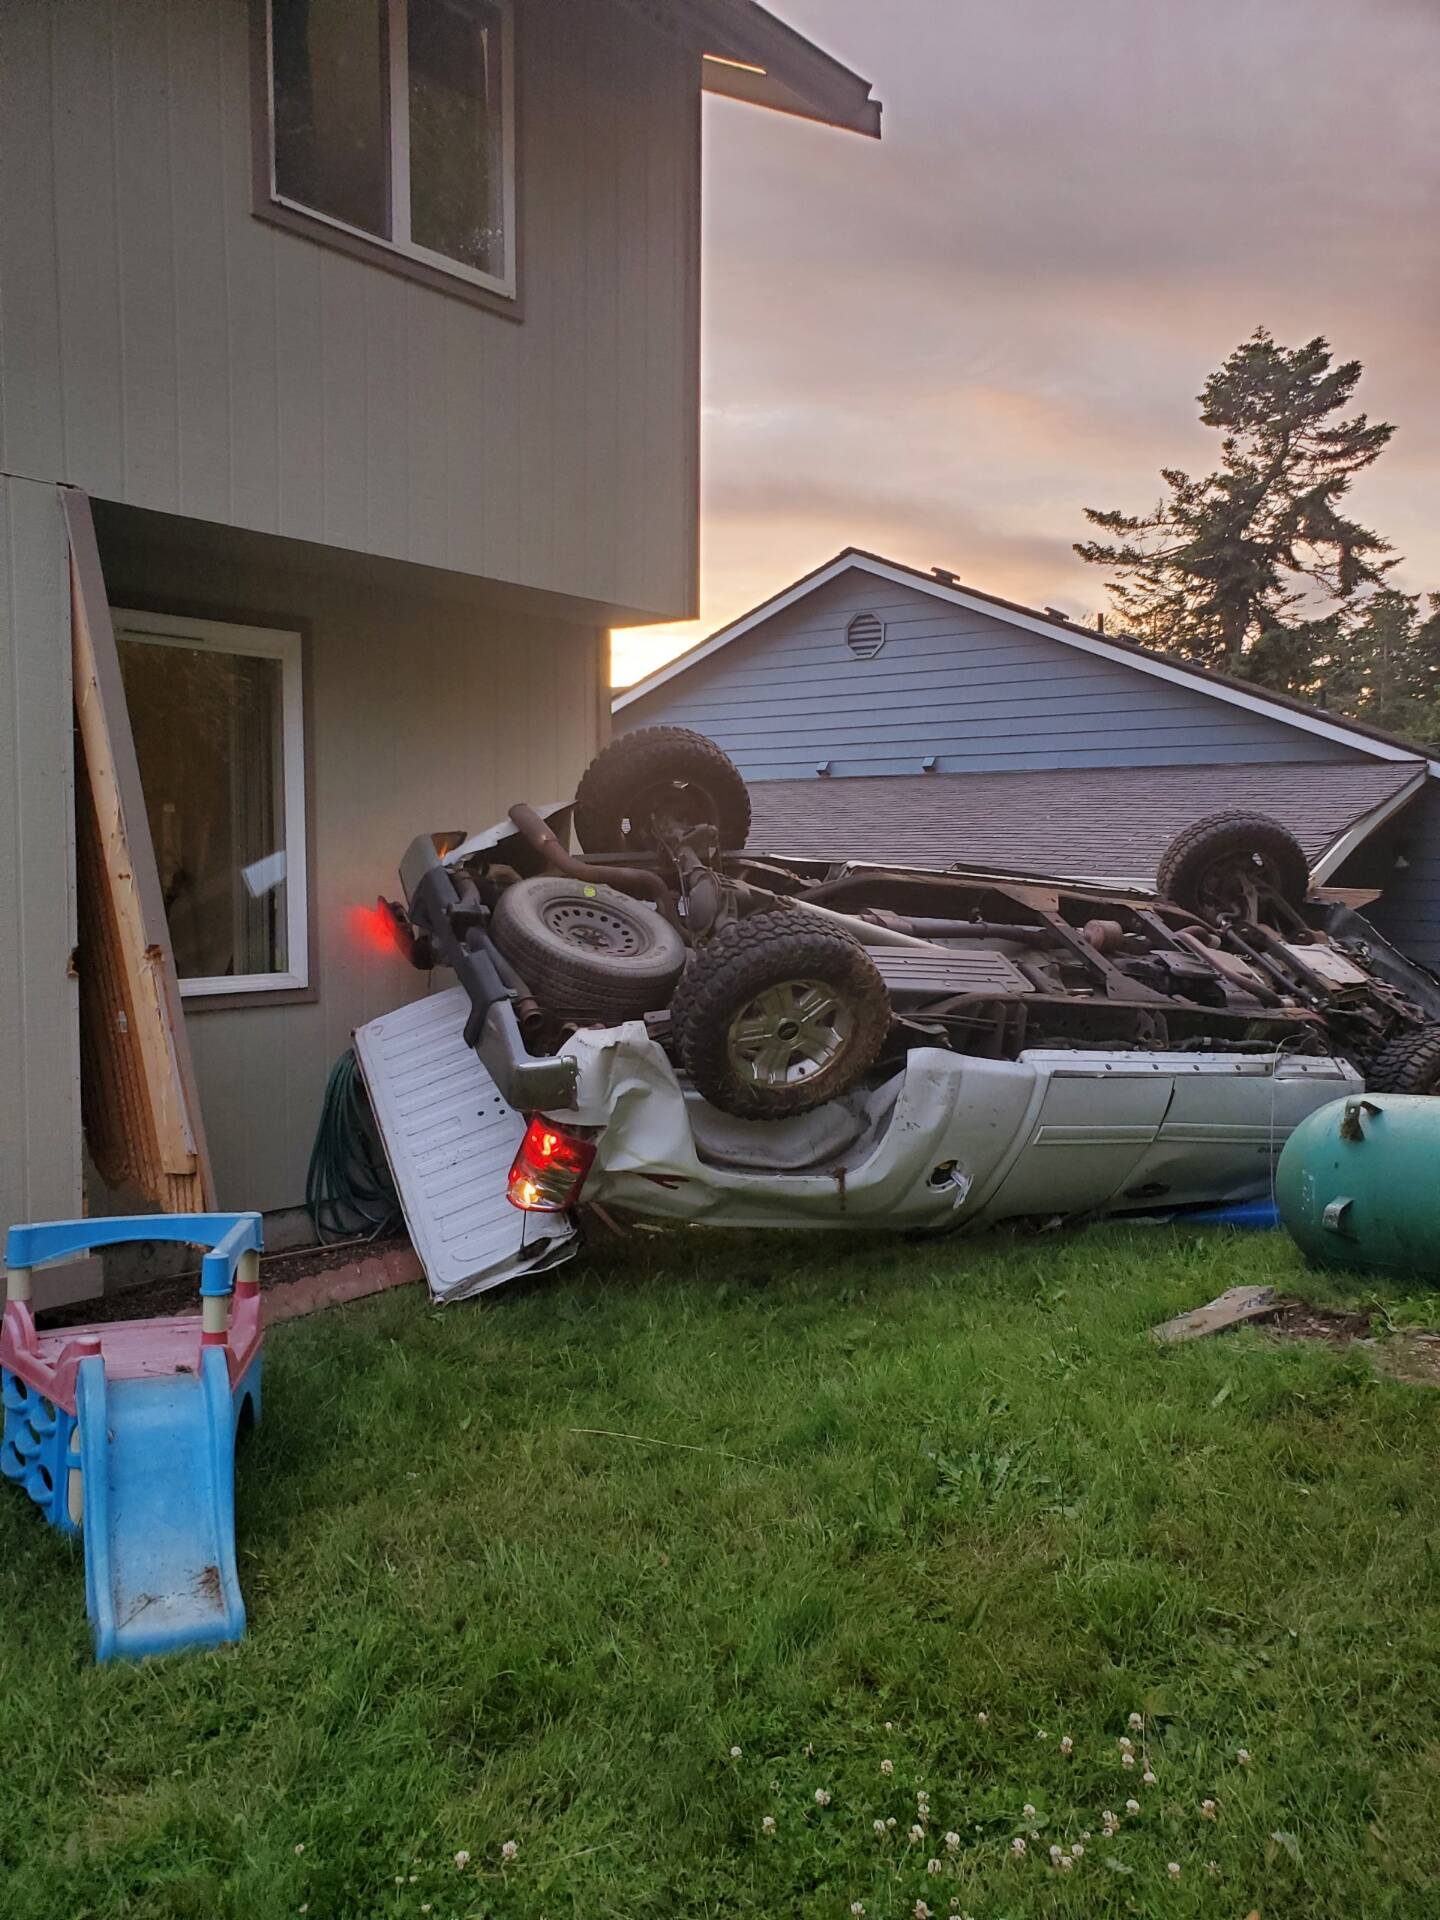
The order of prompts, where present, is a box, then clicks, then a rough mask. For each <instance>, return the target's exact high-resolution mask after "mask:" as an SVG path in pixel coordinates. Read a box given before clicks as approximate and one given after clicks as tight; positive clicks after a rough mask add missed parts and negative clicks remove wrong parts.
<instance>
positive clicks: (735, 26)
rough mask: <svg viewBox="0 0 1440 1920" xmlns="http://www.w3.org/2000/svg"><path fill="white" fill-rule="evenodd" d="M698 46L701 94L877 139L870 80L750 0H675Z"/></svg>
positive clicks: (877, 111) (877, 104) (877, 115)
mask: <svg viewBox="0 0 1440 1920" xmlns="http://www.w3.org/2000/svg"><path fill="white" fill-rule="evenodd" d="M680 11H681V12H682V13H683V15H684V16H685V18H686V20H687V21H688V23H689V24H690V26H691V27H692V29H693V30H694V32H695V34H696V37H697V39H698V41H699V44H700V49H701V53H702V56H703V57H702V60H701V84H702V86H703V87H704V89H705V91H706V92H707V93H718V94H723V95H724V96H725V97H726V98H727V99H730V100H748V101H750V102H751V104H752V105H754V106H757V107H771V108H773V109H774V110H775V111H776V112H777V113H793V114H797V115H799V117H800V118H801V119H802V120H818V121H819V122H820V123H821V124H822V125H824V126H827V127H843V128H846V129H847V130H848V131H849V132H851V133H864V134H868V135H869V136H870V137H871V138H872V139H874V140H878V139H879V138H880V102H879V101H878V100H875V99H873V98H872V97H871V92H870V82H869V81H868V80H862V79H861V77H860V75H859V74H858V73H853V72H852V71H851V70H850V68H849V67H846V66H842V65H841V63H840V62H839V61H838V60H836V59H833V58H832V57H831V56H830V55H829V54H828V53H826V52H824V51H823V49H821V48H820V47H817V46H816V45H815V43H814V41H813V40H807V39H806V38H805V36H804V35H803V34H800V33H797V32H796V31H795V29H794V28H793V27H788V26H786V24H785V22H784V21H783V20H777V19H776V17H775V15H774V14H773V13H767V12H766V10H765V8H764V7H761V6H757V5H755V4H754V0H680Z"/></svg>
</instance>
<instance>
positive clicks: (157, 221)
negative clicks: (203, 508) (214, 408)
mask: <svg viewBox="0 0 1440 1920" xmlns="http://www.w3.org/2000/svg"><path fill="white" fill-rule="evenodd" d="M118 26H119V30H118V31H117V32H116V34H115V116H116V130H115V132H116V137H115V158H116V166H115V197H116V217H117V230H118V235H119V240H118V260H119V272H120V309H121V315H122V326H123V338H124V366H123V381H124V386H123V396H124V420H125V485H126V487H127V489H134V491H135V492H137V493H138V494H140V495H141V497H142V498H144V499H146V500H148V501H149V502H151V503H152V504H153V505H154V506H156V507H161V508H166V509H169V510H170V511H172V512H173V511H174V510H175V508H176V507H177V506H178V505H179V500H180V457H179V445H180V443H179V415H178V408H177V403H176V394H175V360H176V338H175V313H176V305H177V302H176V287H175V233H174V226H173V222H172V220H171V208H170V145H169V140H168V137H167V126H168V120H169V110H170V97H169V57H168V48H169V32H168V18H167V5H166V0H128V4H127V5H126V6H125V9H124V13H123V17H122V18H121V19H120V20H119V22H118Z"/></svg>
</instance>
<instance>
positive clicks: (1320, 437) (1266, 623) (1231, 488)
mask: <svg viewBox="0 0 1440 1920" xmlns="http://www.w3.org/2000/svg"><path fill="white" fill-rule="evenodd" d="M1360 374H1361V366H1360V362H1359V361H1358V360H1348V361H1346V362H1345V363H1344V364H1343V365H1341V366H1338V367H1337V366H1335V365H1334V364H1333V360H1332V355H1331V352H1330V346H1329V342H1328V341H1326V340H1324V339H1321V338H1317V339H1314V340H1311V341H1309V342H1308V343H1307V344H1306V345H1305V346H1303V347H1282V346H1280V345H1278V344H1277V343H1276V342H1275V340H1274V339H1272V338H1271V336H1270V334H1269V333H1267V332H1266V331H1265V329H1264V328H1263V327H1261V328H1258V329H1257V330H1256V331H1255V333H1253V334H1252V335H1251V337H1250V338H1249V339H1248V340H1247V341H1245V342H1244V344H1243V345H1241V346H1239V347H1237V348H1236V349H1235V351H1234V352H1233V353H1232V354H1231V355H1230V357H1229V359H1227V360H1226V362H1225V364H1224V365H1223V366H1222V367H1221V368H1219V369H1218V371H1217V372H1215V373H1212V374H1211V376H1210V378H1209V379H1208V380H1207V381H1206V382H1205V387H1204V390H1203V391H1202V392H1201V394H1200V395H1199V403H1200V418H1201V421H1202V422H1203V423H1204V424H1205V425H1206V426H1208V427H1215V428H1217V429H1218V430H1219V432H1220V433H1221V434H1222V436H1223V437H1222V439H1221V442H1220V465H1219V466H1218V468H1217V469H1216V470H1215V472H1213V473H1210V474H1207V475H1205V477H1204V478H1203V479H1192V478H1191V476H1190V475H1189V474H1187V473H1183V472H1181V471H1180V470H1179V469H1178V468H1175V467H1167V468H1164V469H1162V471H1161V478H1162V479H1163V480H1164V482H1165V486H1166V488H1167V493H1166V494H1165V496H1163V497H1162V498H1161V500H1160V501H1159V503H1158V504H1157V505H1156V506H1155V508H1154V509H1153V510H1152V511H1151V512H1150V513H1148V514H1143V515H1130V514H1125V513H1120V512H1118V511H1111V512H1100V511H1098V510H1097V509H1094V508H1090V507H1087V508H1086V509H1085V517H1086V518H1087V519H1088V520H1089V521H1090V522H1091V524H1092V525H1093V526H1096V527H1099V528H1101V529H1103V531H1104V532H1106V533H1107V534H1110V535H1112V536H1114V537H1113V538H1112V539H1111V540H1109V541H1099V540H1088V541H1084V542H1082V543H1077V545H1076V548H1075V551H1076V552H1077V553H1078V554H1079V555H1080V557H1081V558H1082V559H1083V560H1089V561H1091V562H1093V563H1094V564H1095V565H1096V566H1102V567H1107V568H1109V569H1110V570H1111V572H1112V574H1113V575H1114V578H1113V579H1112V581H1111V582H1110V586H1109V590H1110V594H1111V597H1112V599H1113V600H1114V603H1115V606H1116V609H1117V611H1118V612H1119V614H1120V616H1121V618H1122V620H1123V621H1124V623H1125V625H1126V627H1127V628H1128V630H1129V631H1130V632H1132V633H1134V634H1135V635H1136V636H1137V637H1138V638H1140V639H1144V640H1148V641H1149V642H1150V643H1151V644H1153V645H1155V646H1158V647H1161V648H1163V649H1164V650H1165V651H1167V652H1169V653H1172V654H1175V655H1177V656H1178V657H1180V658H1182V659H1186V660H1193V661H1195V662H1197V663H1198V664H1200V665H1202V666H1207V667H1218V668H1220V669H1222V670H1223V671H1225V672H1228V673H1236V674H1240V675H1243V676H1245V677H1248V678H1251V679H1255V680H1257V681H1260V682H1261V684H1263V685H1267V686H1272V687H1277V688H1278V687H1287V686H1290V685H1292V684H1295V683H1300V684H1307V683H1311V682H1313V681H1314V678H1315V668H1316V662H1317V661H1318V659H1319V658H1320V657H1322V656H1326V655H1327V654H1329V653H1333V652H1334V651H1335V650H1336V649H1337V648H1340V647H1342V646H1343V637H1344V629H1345V627H1346V624H1347V623H1346V620H1345V614H1346V612H1347V611H1348V610H1350V609H1352V608H1353V607H1354V606H1355V605H1356V603H1357V597H1358V596H1361V595H1363V594H1364V593H1365V592H1366V591H1367V590H1371V591H1374V590H1376V589H1379V588H1381V587H1382V586H1383V584H1384V579H1385V575H1386V573H1387V572H1388V570H1389V569H1390V567H1392V566H1393V565H1394V564H1395V562H1394V560H1392V559H1387V558H1386V557H1385V556H1386V555H1387V554H1389V552H1390V548H1389V546H1388V544H1387V542H1385V541H1384V540H1382V539H1381V538H1380V536H1379V535H1378V534H1376V533H1374V532H1372V531H1371V530H1370V528H1368V527H1364V526H1361V524H1360V523H1359V522H1358V521H1356V520H1352V519H1349V518H1347V517H1346V515H1345V513H1344V512H1343V511H1342V507H1343V503H1344V500H1345V496H1346V494H1347V493H1348V492H1349V489H1350V483H1351V481H1352V480H1353V479H1354V477H1355V475H1356V474H1357V473H1360V472H1362V471H1363V470H1364V469H1365V468H1366V467H1368V466H1369V465H1370V464H1371V462H1372V461H1374V460H1375V459H1377V458H1378V456H1379V455H1380V453H1381V452H1382V451H1383V449H1384V447H1385V445H1386V443H1387V442H1388V440H1389V439H1390V436H1391V434H1392V433H1393V432H1394V428H1393V427H1392V426H1391V425H1390V424H1389V423H1388V422H1386V421H1376V422H1374V423H1373V424H1372V422H1371V421H1370V420H1369V419H1367V417H1366V416H1365V414H1363V413H1355V414H1352V415H1350V416H1349V417H1348V418H1346V417H1344V410H1345V409H1346V408H1347V407H1348V406H1349V404H1350V401H1351V398H1352V396H1353V395H1354V392H1355V387H1356V385H1357V383H1358V381H1359V379H1360ZM1403 597H1404V596H1401V598H1403Z"/></svg>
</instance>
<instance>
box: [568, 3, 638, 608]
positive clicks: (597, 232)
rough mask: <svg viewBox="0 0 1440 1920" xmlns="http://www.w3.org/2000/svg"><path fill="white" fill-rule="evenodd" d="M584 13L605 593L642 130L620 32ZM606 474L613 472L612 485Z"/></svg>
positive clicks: (593, 364)
mask: <svg viewBox="0 0 1440 1920" xmlns="http://www.w3.org/2000/svg"><path fill="white" fill-rule="evenodd" d="M586 18H587V22H588V25H589V29H590V31H589V36H588V40H589V44H588V47H587V50H586V51H587V58H586V61H585V90H584V109H583V120H582V126H583V135H584V142H585V177H586V179H587V180H588V182H589V192H588V194H587V196H586V199H585V334H584V339H585V358H584V368H585V412H584V457H585V495H586V502H587V511H586V513H585V518H584V533H585V547H584V556H585V569H586V574H587V576H588V577H589V578H591V579H593V580H597V581H604V582H605V583H606V591H605V597H606V598H610V597H613V595H614V591H615V589H614V585H613V583H614V580H615V576H616V572H617V566H616V559H617V556H616V525H617V511H616V493H617V487H616V484H615V482H616V480H618V477H619V472H618V470H619V448H620V429H619V420H620V395H619V376H620V341H619V333H620V312H619V297H618V257H619V249H620V226H621V212H620V191H619V173H620V168H621V165H622V156H623V153H624V148H625V145H626V143H627V141H630V140H633V139H635V138H636V137H637V136H638V128H637V129H631V128H628V127H627V126H626V118H627V116H626V112H625V106H626V102H625V90H624V87H623V85H622V83H621V80H620V76H619V73H618V70H617V67H618V62H619V59H620V57H621V49H620V48H618V47H617V44H616V35H615V34H613V33H611V32H609V31H608V26H609V21H608V19H607V18H603V17H601V16H600V15H599V14H598V13H597V11H596V10H595V9H593V8H592V9H589V10H588V12H587V15H586ZM627 397H628V396H627ZM605 476H611V480H610V484H608V485H607V484H605V483H604V482H605ZM597 483H598V484H597Z"/></svg>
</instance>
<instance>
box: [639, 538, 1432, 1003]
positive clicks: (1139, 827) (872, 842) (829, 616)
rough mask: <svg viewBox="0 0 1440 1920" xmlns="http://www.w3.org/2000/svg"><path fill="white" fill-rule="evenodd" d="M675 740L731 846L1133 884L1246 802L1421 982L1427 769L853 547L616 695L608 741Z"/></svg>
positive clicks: (1335, 723) (1237, 689)
mask: <svg viewBox="0 0 1440 1920" xmlns="http://www.w3.org/2000/svg"><path fill="white" fill-rule="evenodd" d="M662 725H680V726H687V727H694V728H696V729H697V730H698V731H699V732H701V733H706V734H709V735H710V737H711V738H712V739H714V740H717V741H718V742H719V743H720V745H721V746H722V747H724V748H725V750H726V752H727V753H729V754H730V755H731V757H732V758H733V759H734V760H735V761H736V762H737V763H738V765H739V766H740V769H741V771H742V772H743V773H744V774H745V776H746V778H747V780H748V781H749V782H750V783H751V791H752V798H753V800H754V805H755V827H754V830H753V832H752V834H751V837H750V845H751V846H752V847H755V848H762V849H764V850H766V851H768V852H771V853H776V854H789V855H792V856H795V857H800V856H809V857H815V858H835V859H840V858H851V859H871V860H884V861H888V862H895V861H899V862H903V863H908V864H911V865H921V864H923V865H927V866H928V865H935V864H939V865H942V866H948V865H952V864H967V863H968V864H975V865H981V866H998V867H1007V868H1011V869H1017V870H1020V871H1023V872H1027V873H1043V874H1049V875H1053V876H1056V877H1060V878H1065V879H1073V880H1088V881H1094V882H1101V883H1105V882H1116V883H1120V882H1127V883H1128V882H1139V883H1141V884H1150V883H1152V882H1153V880H1154V876H1155V864H1156V861H1157V859H1158V858H1159V855H1160V853H1161V851H1162V850H1163V848H1164V847H1165V845H1166V844H1167V842H1168V841H1169V840H1170V839H1171V838H1172V837H1173V836H1174V834H1176V833H1177V832H1179V831H1180V829H1181V828H1182V827H1184V826H1187V825H1189V824H1190V823H1191V822H1192V821H1194V820H1198V819H1200V818H1202V817H1203V816H1204V815H1206V814H1211V813H1218V812H1221V811H1224V810H1226V809H1229V808H1234V807H1245V808H1248V809H1254V810H1256V811H1260V812H1265V813H1270V814H1273V815H1275V816H1276V817H1277V818H1278V819H1281V820H1283V821H1285V823H1286V824H1287V825H1288V826H1290V827H1291V828H1292V830H1293V831H1294V832H1295V833H1296V834H1297V835H1298V836H1299V838H1300V840H1301V843H1302V844H1303V846H1304V847H1305V850H1306V852H1307V853H1308V854H1309V856H1310V859H1311V864H1312V872H1313V874H1314V876H1315V879H1316V881H1317V883H1324V884H1327V885H1330V886H1343V887H1354V888H1368V889H1379V890H1380V893H1381V897H1380V899H1379V900H1378V901H1377V902H1376V903H1375V904H1374V905H1373V906H1372V907H1371V909H1370V911H1371V914H1372V917H1373V918H1374V919H1375V920H1376V922H1377V924H1378V925H1379V926H1380V927H1381V928H1382V930H1383V931H1385V932H1386V933H1387V934H1388V935H1389V936H1390V937H1391V938H1393V939H1394V940H1395V941H1396V942H1397V944H1398V945H1400V946H1402V947H1404V948H1405V949H1406V950H1407V951H1408V952H1410V953H1411V954H1413V955H1414V956H1415V957H1416V958H1417V959H1420V960H1423V961H1424V962H1426V963H1427V964H1428V965H1430V966H1432V967H1440V782H1437V775H1440V763H1437V762H1434V761H1431V760H1430V759H1428V758H1427V756H1426V754H1425V751H1424V750H1423V749H1422V748H1419V747H1416V746H1413V745H1411V744H1409V743H1408V742H1406V741H1403V740H1397V739H1395V738H1394V737H1393V736H1392V735H1389V734H1384V733H1380V732H1378V731H1377V730H1376V729H1374V728H1372V727H1369V726H1366V725H1364V724H1363V723H1361V722H1359V721H1354V720H1347V719H1344V718H1342V717H1341V716H1339V715H1335V714H1330V713H1326V712H1322V711H1319V710H1317V709H1315V708H1313V707H1307V706H1303V705H1301V704H1299V703H1298V702H1295V701H1292V700H1288V699H1285V698H1283V697H1282V696H1279V695H1276V694H1270V693H1265V692H1262V691H1260V690H1259V689H1258V688H1255V687H1252V686H1248V685H1247V684H1245V683H1244V682H1243V681H1238V680H1230V679H1227V678H1225V677H1224V676H1223V675H1219V674H1213V673H1207V672H1204V671H1203V670H1201V669H1199V668H1195V667H1187V666H1182V665H1179V664H1178V663H1176V662H1174V661H1171V660H1168V659H1165V658H1163V657H1162V656H1160V655H1158V654H1154V653H1150V652H1147V651H1146V650H1145V649H1144V648H1142V647H1139V646H1136V645H1135V644H1133V643H1132V642H1130V641H1126V640H1120V639H1116V638H1115V637H1113V636H1112V635H1109V634H1104V633H1100V632H1098V631H1095V630H1093V629H1091V628H1089V627H1082V626H1078V625H1076V624H1074V623H1073V622H1071V621H1069V620H1068V619H1066V618H1065V616H1064V615H1063V614H1060V613H1057V612H1056V611H1055V610H1054V609H1053V608H1052V609H1047V610H1045V611H1043V612H1041V611H1037V610H1036V609H1035V608H1033V607H1023V606H1017V605H1016V604H1014V603H1013V602H1011V601H1008V600H999V599H996V598H995V597H994V596H993V595H990V594H985V593H980V592H977V591H976V590H975V589H974V588H972V587H967V586H964V585H962V584H961V583H960V582H959V581H958V580H957V579H956V578H955V576H954V575H953V574H951V573H948V572H945V571H944V570H943V569H940V568H937V569H936V570H935V571H934V573H928V574H927V573H921V572H919V571H917V570H916V569H914V568H911V567H904V566H899V565H897V564H896V563H895V562H894V561H891V560H884V559H881V558H880V557H879V556H877V555H875V554H870V553H862V552H860V551H858V550H857V549H855V548H847V549H846V551H845V552H843V553H841V554H839V555H837V557H836V558H835V559H834V560H831V561H830V562H828V563H827V564H826V565H825V566H823V567H819V568H817V569H816V571H815V572H814V573H810V574H807V575H806V576H805V578H804V579H803V580H799V581H797V582H796V583H795V585H794V586H792V587H788V588H787V589H786V590H785V591H784V592H783V593H779V594H776V595H775V597H774V598H773V599H771V600H767V601H766V602H765V603H764V605H763V606H760V607H757V608H755V609H754V610H753V612H750V613H747V614H745V615H744V616H743V617H742V618H741V619H739V620H736V621H733V622H732V623H731V624H730V625H729V626H728V627H723V628H722V629H721V630H720V631H719V632H718V633H715V634H712V635H711V636H710V638H709V639H707V640H704V641H702V642H701V643H700V644H699V645H698V646H696V647H694V648H692V649H691V651H690V652H689V653H686V654H683V655H681V657H680V658H679V659H678V660H673V661H671V662H670V664H669V665H668V666H665V667H662V668H661V669H660V670H659V671H658V672H657V673H653V674H651V675H650V676H649V678H648V679H645V680H642V681H640V682H639V683H638V684H637V685H635V686H633V687H630V688H628V689H627V690H626V691H624V692H623V693H620V694H618V695H617V696H616V698H615V702H614V728H615V732H616V733H629V732H633V731H634V729H635V728H637V727H647V726H662Z"/></svg>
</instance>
